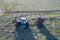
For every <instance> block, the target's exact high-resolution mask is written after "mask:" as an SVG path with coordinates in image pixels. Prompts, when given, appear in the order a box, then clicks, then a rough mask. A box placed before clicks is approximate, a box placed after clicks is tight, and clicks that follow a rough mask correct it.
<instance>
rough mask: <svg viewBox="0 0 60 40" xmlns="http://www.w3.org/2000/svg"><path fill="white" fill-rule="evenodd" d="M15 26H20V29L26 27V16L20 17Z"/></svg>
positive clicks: (27, 24)
mask: <svg viewBox="0 0 60 40" xmlns="http://www.w3.org/2000/svg"><path fill="white" fill-rule="evenodd" d="M15 26H16V27H20V28H21V29H26V28H28V26H29V23H28V20H27V18H26V17H20V18H19V20H17V21H16V22H15Z"/></svg>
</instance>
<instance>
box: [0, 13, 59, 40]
mask: <svg viewBox="0 0 60 40" xmlns="http://www.w3.org/2000/svg"><path fill="white" fill-rule="evenodd" d="M21 14H22V13H13V14H4V15H2V16H0V40H18V39H19V40H49V39H50V40H53V38H55V39H58V40H60V12H56V13H35V14H34V13H26V14H28V15H29V16H30V17H33V16H35V15H43V16H44V17H45V18H46V19H45V22H44V26H43V27H42V28H40V27H37V26H30V27H29V28H28V29H24V30H21V29H20V28H15V26H14V25H13V24H12V20H13V17H16V16H20V15H21ZM24 14H25V13H24ZM49 17H52V18H53V17H54V18H55V19H52V20H51V19H49ZM8 18H9V19H10V18H12V20H9V21H7V22H2V21H1V20H3V21H4V20H8ZM18 36H19V37H18Z"/></svg>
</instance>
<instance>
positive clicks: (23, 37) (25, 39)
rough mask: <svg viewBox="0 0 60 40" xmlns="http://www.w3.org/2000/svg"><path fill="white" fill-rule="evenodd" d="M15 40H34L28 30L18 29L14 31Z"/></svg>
mask: <svg viewBox="0 0 60 40" xmlns="http://www.w3.org/2000/svg"><path fill="white" fill-rule="evenodd" d="M15 37H16V40H35V39H34V36H33V34H32V31H31V30H30V28H28V29H24V30H21V29H20V27H16V29H15Z"/></svg>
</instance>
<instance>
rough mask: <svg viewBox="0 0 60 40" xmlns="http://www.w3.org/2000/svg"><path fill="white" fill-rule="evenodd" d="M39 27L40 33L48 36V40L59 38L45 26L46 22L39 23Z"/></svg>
mask: <svg viewBox="0 0 60 40" xmlns="http://www.w3.org/2000/svg"><path fill="white" fill-rule="evenodd" d="M37 27H38V29H39V30H40V33H41V34H43V35H45V36H46V40H57V38H56V37H54V36H53V35H52V34H51V33H50V32H49V31H48V29H47V28H46V27H45V25H44V24H41V25H37Z"/></svg>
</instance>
